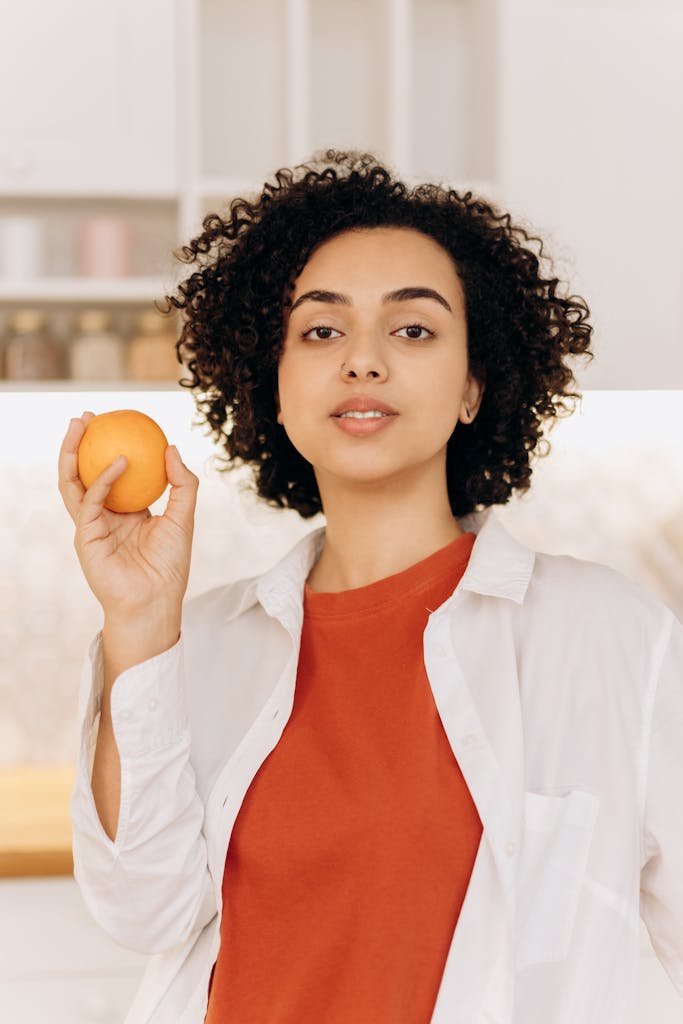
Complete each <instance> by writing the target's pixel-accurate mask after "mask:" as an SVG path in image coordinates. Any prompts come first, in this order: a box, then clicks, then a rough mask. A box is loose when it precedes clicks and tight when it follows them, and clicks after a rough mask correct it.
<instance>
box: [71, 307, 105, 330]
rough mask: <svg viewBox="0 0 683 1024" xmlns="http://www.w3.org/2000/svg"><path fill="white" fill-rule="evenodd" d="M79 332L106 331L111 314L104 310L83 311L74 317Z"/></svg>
mask: <svg viewBox="0 0 683 1024" xmlns="http://www.w3.org/2000/svg"><path fill="white" fill-rule="evenodd" d="M76 325H77V327H78V330H79V331H88V332H90V331H108V330H109V328H110V327H111V313H108V312H107V311H106V309H85V310H83V312H82V313H79V314H78V316H77V317H76Z"/></svg>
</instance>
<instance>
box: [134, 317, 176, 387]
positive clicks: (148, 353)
mask: <svg viewBox="0 0 683 1024" xmlns="http://www.w3.org/2000/svg"><path fill="white" fill-rule="evenodd" d="M175 342H176V337H175V334H174V331H173V329H172V326H171V324H170V323H169V322H168V320H167V319H166V318H164V317H162V316H161V314H159V313H156V312H155V311H154V310H151V309H150V310H145V312H144V313H140V314H139V315H138V317H137V319H136V320H135V329H134V332H133V335H132V337H131V338H130V340H129V343H128V379H129V380H137V381H171V380H172V381H176V382H177V381H178V380H179V379H180V374H181V365H180V363H179V362H178V358H177V356H176V348H175Z"/></svg>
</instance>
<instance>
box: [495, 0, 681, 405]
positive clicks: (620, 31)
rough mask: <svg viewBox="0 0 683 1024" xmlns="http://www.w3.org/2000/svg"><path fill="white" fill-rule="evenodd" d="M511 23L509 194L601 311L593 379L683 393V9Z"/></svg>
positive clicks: (506, 29)
mask: <svg viewBox="0 0 683 1024" xmlns="http://www.w3.org/2000/svg"><path fill="white" fill-rule="evenodd" d="M503 15H504V16H503V18H502V20H501V51H502V60H501V65H500V72H501V85H500V124H501V138H500V155H501V166H500V177H501V184H502V188H503V191H504V193H505V196H506V199H507V200H508V201H509V203H510V205H511V206H512V207H513V208H514V210H515V211H518V212H520V213H522V214H523V215H525V216H526V217H528V218H529V220H530V221H531V222H532V223H533V224H534V225H535V226H536V227H537V228H538V229H539V230H540V231H541V232H544V233H545V235H547V236H548V241H549V247H550V251H551V252H553V251H555V252H557V254H558V255H559V256H564V257H566V260H567V263H568V264H569V268H570V270H571V272H572V275H573V280H574V282H575V285H574V286H575V290H577V291H579V292H580V294H582V295H585V297H586V299H587V301H588V303H589V306H590V307H591V311H592V312H593V318H592V319H593V322H594V324H595V327H596V332H595V340H594V348H595V352H596V358H595V359H594V361H593V363H591V364H590V366H589V367H588V368H587V370H586V371H585V380H586V382H587V383H588V384H589V385H590V387H593V388H605V389H613V388H614V389H616V388H624V389H628V388H634V389H635V388H683V301H682V300H681V295H682V294H683V290H682V284H683V245H682V244H681V238H683V199H682V195H681V182H683V130H682V127H683V62H681V59H680V55H681V51H682V50H683V5H681V4H680V3H679V2H678V0H622V2H615V0H579V2H577V0H551V2H548V0H507V2H506V3H505V4H504V8H503ZM583 365H585V364H581V366H583ZM577 377H578V378H579V379H580V380H581V378H582V377H584V374H583V373H582V371H581V367H580V368H579V372H578V373H577Z"/></svg>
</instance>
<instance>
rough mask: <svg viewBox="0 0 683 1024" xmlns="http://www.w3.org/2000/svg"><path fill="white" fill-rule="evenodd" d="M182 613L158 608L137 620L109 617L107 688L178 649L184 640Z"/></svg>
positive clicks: (105, 646) (104, 632)
mask: <svg viewBox="0 0 683 1024" xmlns="http://www.w3.org/2000/svg"><path fill="white" fill-rule="evenodd" d="M180 630H181V613H180V609H161V608H154V609H149V610H147V611H145V612H141V613H140V614H139V615H137V616H135V617H130V616H125V615H124V616H120V615H116V616H111V615H105V619H104V624H103V626H102V652H103V658H104V680H105V688H106V689H109V688H110V687H111V686H112V685H113V683H114V680H115V679H116V677H117V676H119V675H120V674H121V673H122V672H124V671H125V670H126V669H128V668H132V667H133V666H134V665H139V664H141V663H142V662H143V661H148V660H149V659H150V658H154V657H155V656H156V655H158V654H163V652H164V651H167V650H169V649H170V648H171V647H174V646H175V645H176V643H177V642H178V640H179V639H180Z"/></svg>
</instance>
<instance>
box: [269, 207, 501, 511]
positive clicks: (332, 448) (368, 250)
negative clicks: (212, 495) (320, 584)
mask: <svg viewBox="0 0 683 1024" xmlns="http://www.w3.org/2000/svg"><path fill="white" fill-rule="evenodd" d="M427 289H429V290H430V291H431V292H432V293H433V294H432V295H426V294H422V295H421V294H417V292H418V291H420V292H422V291H426V290H427ZM401 292H403V293H405V294H400V293H401ZM411 292H413V294H411ZM392 293H397V294H392ZM285 312H286V314H288V315H286V317H285V325H284V329H285V339H284V346H283V350H282V354H281V357H280V364H279V369H278V401H279V414H278V422H279V423H281V424H282V425H283V427H284V429H285V430H286V432H287V435H288V437H289V439H290V441H291V442H292V444H293V445H294V446H295V448H296V449H297V450H298V451H299V452H300V453H301V455H303V457H304V458H305V459H306V460H307V461H308V462H310V463H311V465H312V466H313V468H314V470H315V474H316V479H317V482H318V486H319V488H320V491H321V495H322V497H323V504H324V497H325V484H326V483H327V484H329V483H331V482H332V481H337V482H338V481H340V480H341V479H342V478H344V479H346V480H347V481H348V482H351V481H355V482H357V483H361V482H363V481H365V482H367V483H370V482H373V481H374V482H378V481H379V480H380V479H385V480H386V479H387V478H390V477H391V476H392V475H396V474H401V473H409V472H411V471H415V470H418V469H424V468H425V467H427V466H431V467H432V468H433V469H434V470H435V472H438V473H440V474H442V475H443V479H444V480H445V460H446V444H447V442H448V439H449V438H450V436H451V434H452V433H453V430H454V429H455V426H456V423H457V422H458V419H462V420H463V421H466V415H465V405H467V406H468V407H469V409H470V412H471V413H472V418H474V414H475V412H476V410H477V408H478V406H479V403H480V401H481V394H482V389H481V388H480V386H479V384H478V383H477V382H476V381H475V380H473V379H472V378H470V377H469V375H468V359H467V328H466V319H465V300H464V294H463V290H462V286H461V284H460V280H459V278H458V276H457V273H456V270H455V267H454V265H453V262H452V260H451V258H450V256H449V254H448V253H447V252H446V251H445V250H444V249H443V248H442V247H441V246H440V245H439V244H438V243H437V242H436V241H435V240H434V239H432V238H431V237H430V236H428V235H425V234H423V233H422V232H420V231H417V230H413V229H412V228H394V227H382V228H370V229H366V228H363V229H355V230H351V231H347V232H344V233H343V234H341V235H337V236H335V237H334V238H331V239H328V240H327V241H326V242H324V243H322V244H321V245H320V246H319V247H318V248H317V249H316V250H315V251H314V252H313V253H312V254H311V257H310V259H309V260H308V262H307V263H306V265H305V267H304V268H303V270H302V271H301V273H300V275H299V277H298V278H297V280H296V282H295V288H294V293H293V296H292V304H291V307H289V309H288V310H286V311H285ZM355 398H362V399H368V400H369V406H370V409H374V408H376V407H377V406H379V408H380V409H381V408H383V406H387V407H388V408H389V409H391V410H393V412H392V414H391V415H390V416H385V417H381V418H377V417H375V418H371V419H368V418H362V419H359V418H348V417H340V416H339V415H338V407H339V406H340V405H343V404H344V403H345V402H346V401H348V400H351V399H355ZM380 403H383V405H380ZM464 429H467V427H465V428H464Z"/></svg>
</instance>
